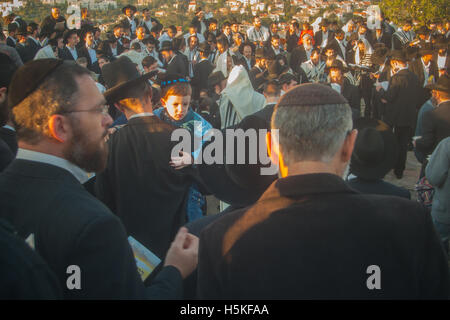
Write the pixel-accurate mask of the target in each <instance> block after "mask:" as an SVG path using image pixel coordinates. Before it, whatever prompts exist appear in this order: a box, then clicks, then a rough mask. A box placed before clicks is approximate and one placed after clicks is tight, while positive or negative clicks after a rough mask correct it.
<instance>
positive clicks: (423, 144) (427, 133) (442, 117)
mask: <svg viewBox="0 0 450 320" xmlns="http://www.w3.org/2000/svg"><path fill="white" fill-rule="evenodd" d="M449 136H450V101H447V102H443V103H441V104H440V105H439V106H438V107H437V108H434V109H433V110H430V111H428V112H425V113H424V115H423V120H422V138H421V139H418V140H416V148H417V150H418V151H419V152H421V153H423V154H424V155H429V154H431V153H432V152H433V150H434V149H435V148H436V146H437V145H438V144H439V142H441V141H442V140H444V139H445V138H447V137H449Z"/></svg>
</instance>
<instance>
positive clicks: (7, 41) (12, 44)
mask: <svg viewBox="0 0 450 320" xmlns="http://www.w3.org/2000/svg"><path fill="white" fill-rule="evenodd" d="M6 44H7V45H8V46H10V47H13V48H15V47H16V44H17V41H16V42H14V40H13V39H11V37H8V38H7V39H6Z"/></svg>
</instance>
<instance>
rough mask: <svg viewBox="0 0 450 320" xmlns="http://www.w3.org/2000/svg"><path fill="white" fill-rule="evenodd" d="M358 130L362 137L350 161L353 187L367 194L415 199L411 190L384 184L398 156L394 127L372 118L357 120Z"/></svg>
mask: <svg viewBox="0 0 450 320" xmlns="http://www.w3.org/2000/svg"><path fill="white" fill-rule="evenodd" d="M354 127H355V128H356V129H358V137H357V138H356V142H355V148H354V149H353V153H352V158H351V161H350V173H351V175H350V176H349V180H348V184H349V185H350V187H352V188H353V189H355V190H357V191H359V192H361V193H365V194H380V195H391V196H397V197H402V198H406V199H411V195H410V194H409V191H408V190H407V189H405V188H402V187H398V186H396V185H394V184H392V183H389V182H386V181H383V178H384V177H385V176H386V174H387V173H388V172H389V171H391V170H392V168H393V167H394V165H395V162H396V161H397V156H398V148H397V141H396V138H395V135H394V134H393V133H392V131H391V130H390V127H389V126H388V125H387V124H385V123H384V122H382V121H380V120H375V119H369V118H361V119H358V120H356V121H355V122H354Z"/></svg>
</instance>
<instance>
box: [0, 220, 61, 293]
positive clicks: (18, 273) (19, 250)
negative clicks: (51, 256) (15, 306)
mask: <svg viewBox="0 0 450 320" xmlns="http://www.w3.org/2000/svg"><path fill="white" fill-rule="evenodd" d="M0 266H1V268H0V270H1V272H0V299H2V300H16V299H17V300H24V299H46V300H52V299H60V298H61V297H62V294H61V288H60V287H59V284H58V281H57V279H56V277H55V275H54V274H53V273H52V272H51V271H50V269H49V268H48V266H47V264H46V263H45V262H44V261H43V260H42V259H41V257H39V255H37V254H36V253H35V252H34V251H33V250H31V248H30V247H29V246H28V245H27V244H26V243H25V241H23V239H20V237H18V236H17V235H16V234H15V230H14V229H13V228H12V226H11V225H10V224H9V223H7V222H6V221H5V220H3V219H0Z"/></svg>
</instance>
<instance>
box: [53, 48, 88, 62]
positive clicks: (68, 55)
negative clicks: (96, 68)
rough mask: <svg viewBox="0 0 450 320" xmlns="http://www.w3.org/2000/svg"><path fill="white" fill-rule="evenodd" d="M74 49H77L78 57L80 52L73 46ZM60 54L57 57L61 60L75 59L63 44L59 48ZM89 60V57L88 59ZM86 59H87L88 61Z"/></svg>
mask: <svg viewBox="0 0 450 320" xmlns="http://www.w3.org/2000/svg"><path fill="white" fill-rule="evenodd" d="M75 50H77V54H78V58H79V57H80V52H79V49H78V48H75ZM60 53H61V56H60V57H59V58H60V59H62V60H72V61H75V58H74V56H73V55H72V53H71V52H70V51H69V49H67V47H66V46H64V47H63V48H62V49H61V50H60ZM89 60H90V59H89ZM89 60H88V61H89Z"/></svg>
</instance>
